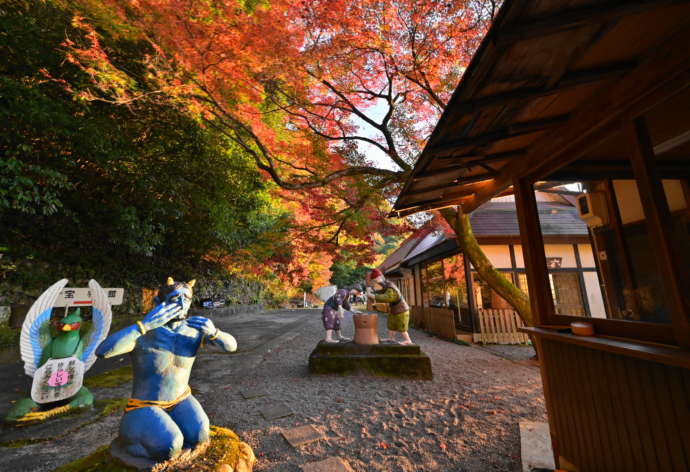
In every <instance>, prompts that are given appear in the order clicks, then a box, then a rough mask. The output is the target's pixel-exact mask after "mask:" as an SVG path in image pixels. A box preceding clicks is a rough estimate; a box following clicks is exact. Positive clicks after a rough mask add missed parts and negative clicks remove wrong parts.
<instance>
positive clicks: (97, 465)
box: [54, 426, 256, 472]
mask: <svg viewBox="0 0 690 472" xmlns="http://www.w3.org/2000/svg"><path fill="white" fill-rule="evenodd" d="M109 448H110V445H106V446H101V447H99V448H98V449H96V450H95V451H94V452H93V453H92V454H89V455H88V456H86V457H82V458H81V459H77V460H75V461H72V462H70V463H69V464H65V465H63V466H62V467H58V468H57V469H55V471H54V472H130V471H135V470H136V469H133V468H131V467H127V466H125V465H124V464H122V463H121V462H120V461H118V460H117V459H114V458H113V457H112V456H111V455H110V452H109ZM255 461H256V458H255V457H254V452H253V451H252V449H251V448H250V447H249V446H248V445H247V444H245V443H243V442H241V441H240V438H239V437H238V436H237V435H236V434H235V433H234V432H232V431H231V430H229V429H227V428H221V427H219V426H211V444H209V446H208V449H207V450H206V452H205V453H204V454H203V455H201V456H199V457H197V458H196V459H194V460H193V461H191V462H189V463H185V464H182V465H175V463H174V461H171V462H170V463H166V464H165V470H166V472H192V471H194V472H215V471H217V470H221V467H222V466H223V465H224V464H227V465H228V466H230V467H231V468H232V470H238V471H239V470H243V471H251V470H252V466H253V464H254V462H255ZM159 466H160V464H159Z"/></svg>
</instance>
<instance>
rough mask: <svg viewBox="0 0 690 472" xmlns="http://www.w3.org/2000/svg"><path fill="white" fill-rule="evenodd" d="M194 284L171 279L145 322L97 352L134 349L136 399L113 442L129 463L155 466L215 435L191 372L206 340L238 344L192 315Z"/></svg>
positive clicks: (102, 354)
mask: <svg viewBox="0 0 690 472" xmlns="http://www.w3.org/2000/svg"><path fill="white" fill-rule="evenodd" d="M193 286H194V280H192V281H191V282H187V283H184V282H175V281H173V279H172V278H170V277H168V280H167V283H166V285H165V286H164V287H162V288H161V289H160V290H159V292H158V295H157V297H156V298H155V299H154V302H155V303H157V304H158V305H157V306H156V307H155V308H154V309H153V310H151V311H150V312H149V313H147V314H146V316H145V317H144V319H143V320H141V321H137V322H136V324H133V325H131V326H129V327H127V328H124V329H122V330H120V331H118V332H116V333H114V334H112V335H110V336H109V337H108V338H107V339H106V340H105V341H103V343H102V344H101V345H100V346H99V347H98V349H97V351H96V354H97V355H98V356H99V357H111V356H117V355H119V354H123V353H126V352H131V358H132V365H133V368H134V381H133V386H132V398H130V399H129V401H128V403H127V407H126V408H125V414H124V416H123V417H122V422H121V423H120V431H119V436H118V437H117V438H116V439H115V441H114V442H113V444H112V446H111V453H112V454H113V456H115V457H116V458H118V459H120V460H122V461H123V462H125V463H126V464H128V465H131V466H134V467H139V468H145V467H152V466H153V465H154V464H155V463H158V462H163V461H166V460H168V459H172V458H174V457H176V456H177V455H178V454H180V452H182V451H183V450H185V449H187V450H189V449H194V448H195V447H196V446H198V445H200V444H203V443H205V442H206V441H208V439H209V421H208V417H207V416H206V413H205V412H204V409H203V408H202V407H201V405H200V404H199V402H198V401H197V399H196V398H194V396H193V395H192V394H191V390H190V388H189V375H190V373H191V370H192V365H193V364H194V359H195V357H196V354H197V351H198V350H199V347H200V346H201V345H202V344H203V343H208V344H214V345H216V346H218V347H219V348H221V349H222V350H224V351H226V352H233V351H235V350H236V349H237V342H236V341H235V338H234V337H233V336H231V335H230V334H229V333H225V332H223V331H221V330H219V329H217V328H216V327H215V326H214V325H213V322H212V321H211V320H209V319H208V318H204V317H201V316H191V317H189V318H188V317H187V312H188V311H189V308H190V306H191V302H192V287H193Z"/></svg>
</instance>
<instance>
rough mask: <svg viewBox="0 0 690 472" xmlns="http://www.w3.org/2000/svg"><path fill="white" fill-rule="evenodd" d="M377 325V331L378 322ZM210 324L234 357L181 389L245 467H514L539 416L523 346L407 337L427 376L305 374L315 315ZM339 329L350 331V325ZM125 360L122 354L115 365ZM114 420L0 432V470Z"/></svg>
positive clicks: (223, 357) (39, 465)
mask: <svg viewBox="0 0 690 472" xmlns="http://www.w3.org/2000/svg"><path fill="white" fill-rule="evenodd" d="M380 318H381V319H380V320H379V321H380V330H379V332H380V333H383V332H384V330H385V326H384V324H385V318H384V317H380ZM215 321H216V324H217V325H218V326H219V327H221V329H225V330H227V331H229V332H230V333H232V334H235V335H236V336H237V338H238V342H239V344H240V352H239V353H237V354H232V355H227V354H219V353H213V352H204V353H202V354H200V355H199V356H198V358H197V361H196V363H195V366H194V370H193V372H192V378H191V381H190V384H191V386H192V389H193V392H194V395H195V396H196V397H197V398H198V399H199V401H200V402H201V404H202V405H203V406H204V408H205V409H206V412H207V414H208V416H209V418H210V420H211V423H212V424H215V425H218V426H223V427H227V428H230V429H232V430H234V431H235V432H236V433H237V434H238V435H239V436H240V438H241V439H242V440H243V441H246V442H247V443H249V444H250V445H251V447H252V448H253V449H254V452H255V454H256V456H257V458H258V463H257V464H256V466H255V469H254V470H255V471H259V472H260V471H271V472H283V471H299V470H300V466H301V465H303V464H305V463H307V462H312V461H317V460H321V459H325V458H327V457H331V456H340V457H343V458H344V459H346V460H347V461H348V462H349V463H350V465H351V466H352V468H353V469H354V470H355V471H381V472H383V471H385V472H395V471H403V472H411V471H420V472H422V471H443V472H448V471H480V472H482V471H494V470H498V471H519V470H521V465H520V464H521V461H520V438H519V427H518V423H519V422H520V421H522V420H528V421H546V412H545V407H544V400H543V393H542V387H541V380H540V376H539V370H538V369H537V368H536V367H535V366H533V365H531V364H529V363H525V362H524V361H521V360H517V361H513V360H510V359H511V358H515V359H521V358H523V357H524V356H526V355H527V352H528V351H527V350H525V348H513V349H512V351H515V350H516V349H517V351H516V352H515V353H512V354H511V352H512V351H511V350H510V349H508V350H506V349H503V348H502V349H501V355H495V354H493V353H492V352H491V351H490V350H488V349H486V348H479V347H469V346H462V345H459V344H455V343H450V342H447V341H443V340H440V339H438V338H434V337H432V336H429V335H426V334H424V333H423V332H420V331H416V330H411V331H410V334H411V336H412V339H413V341H415V342H416V343H418V344H419V345H420V346H421V349H422V350H423V351H424V352H426V353H427V354H428V355H429V357H430V358H431V362H432V368H433V373H434V380H433V381H411V380H392V379H382V378H375V377H365V376H334V375H328V376H312V375H310V374H309V372H308V367H307V362H308V357H309V354H310V352H311V351H312V349H313V348H314V347H315V346H316V344H317V342H318V341H319V340H320V339H321V338H322V336H323V328H322V325H321V320H320V313H319V311H317V310H296V311H289V312H270V313H259V314H252V315H247V316H241V315H240V316H236V317H233V318H232V319H225V320H220V319H219V320H215ZM344 331H345V334H346V335H348V334H349V335H352V322H351V320H350V321H349V324H348V323H346V324H345V330H344ZM521 349H522V350H521ZM99 362H100V361H99ZM127 363H128V360H127V358H126V357H125V358H123V359H122V360H120V359H116V360H114V365H119V366H122V365H126V364H127ZM97 364H98V363H97ZM5 369H9V370H7V371H6V372H5V373H6V374H7V375H5V377H7V380H10V379H11V378H15V377H16V378H17V379H19V378H20V377H21V375H22V373H21V368H20V366H19V364H17V365H13V366H3V370H5ZM8 383H9V382H8ZM130 388H131V386H130V384H129V383H128V382H127V383H124V384H122V385H119V386H116V387H110V388H97V389H94V390H93V391H94V394H95V395H96V398H97V399H98V400H99V401H101V402H106V401H116V400H117V401H122V400H123V399H126V397H128V396H129V390H130ZM16 390H23V389H20V388H16ZM248 391H256V392H262V393H264V394H265V395H263V396H258V397H256V398H250V399H245V397H244V396H243V395H242V393H243V392H244V393H247V392H248ZM6 395H7V396H11V397H12V399H14V398H19V397H20V396H21V393H20V392H19V391H16V392H15V388H12V389H11V390H9V391H7V393H6ZM111 399H112V400H111ZM276 403H284V404H285V405H286V406H287V407H288V408H289V409H290V410H291V411H292V413H293V414H292V415H291V416H288V417H285V418H281V419H273V420H266V419H264V417H263V416H262V414H261V413H262V411H265V409H266V408H268V407H271V406H273V405H275V404H276ZM8 405H9V403H8ZM120 415H121V413H120V410H119V409H115V410H114V412H113V413H109V414H107V415H100V416H99V413H98V410H97V409H95V410H91V411H90V412H86V413H82V414H80V415H77V416H71V417H67V418H64V419H55V420H51V421H49V422H47V423H45V424H43V425H39V426H35V427H31V428H22V429H7V428H5V429H3V431H2V434H0V440H1V441H2V444H0V446H2V447H1V448H0V452H1V454H0V470H13V471H20V470H27V471H51V470H53V469H54V468H55V467H57V466H59V465H62V464H65V463H67V462H69V461H71V460H73V459H75V458H78V457H82V456H85V455H87V454H88V453H90V452H91V451H93V450H95V449H96V448H98V447H99V446H102V445H105V444H108V443H109V442H110V441H112V439H113V438H114V437H115V436H116V434H117V428H118V424H119V419H120ZM306 424H310V425H313V426H314V427H315V428H316V429H317V430H318V431H320V432H321V433H322V434H323V436H324V439H322V440H319V441H317V442H313V443H310V444H307V445H304V446H300V447H298V448H293V447H292V446H290V445H289V444H288V443H287V441H286V440H285V439H284V438H283V437H282V435H281V434H280V432H281V430H282V429H283V428H292V427H295V426H301V425H306ZM41 437H43V438H45V439H40V438H41ZM24 439H28V440H29V441H28V442H25V443H24V444H22V445H21V446H20V447H16V446H9V445H8V442H9V441H16V440H24Z"/></svg>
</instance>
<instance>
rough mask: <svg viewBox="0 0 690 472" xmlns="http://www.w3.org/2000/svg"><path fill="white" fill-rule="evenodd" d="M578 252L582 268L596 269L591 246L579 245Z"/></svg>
mask: <svg viewBox="0 0 690 472" xmlns="http://www.w3.org/2000/svg"><path fill="white" fill-rule="evenodd" d="M577 250H578V252H579V253H580V263H581V264H582V267H584V268H587V269H591V268H592V267H596V263H595V262H594V252H592V246H591V245H589V244H578V245H577Z"/></svg>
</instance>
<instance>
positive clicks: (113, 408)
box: [96, 398, 128, 416]
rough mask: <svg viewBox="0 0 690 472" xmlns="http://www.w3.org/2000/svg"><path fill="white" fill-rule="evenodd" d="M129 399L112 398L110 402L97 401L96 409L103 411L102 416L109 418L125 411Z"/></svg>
mask: <svg viewBox="0 0 690 472" xmlns="http://www.w3.org/2000/svg"><path fill="white" fill-rule="evenodd" d="M127 400H128V399H127V398H111V399H108V400H97V401H96V408H98V409H100V410H101V416H108V415H110V414H112V413H115V412H117V411H121V410H124V408H125V406H127Z"/></svg>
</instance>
